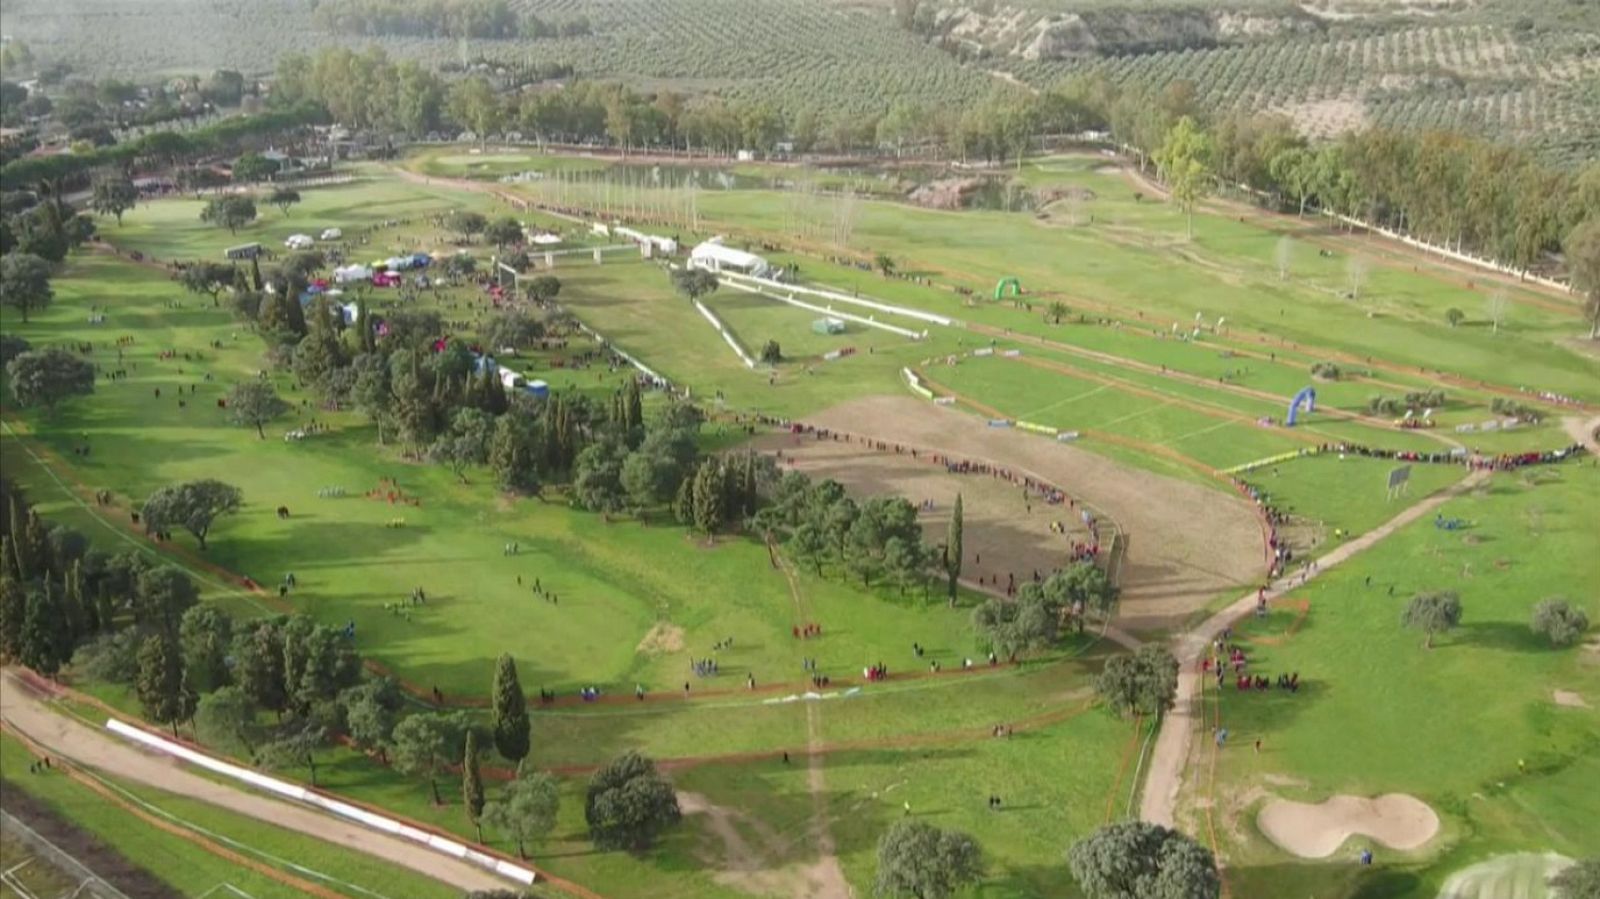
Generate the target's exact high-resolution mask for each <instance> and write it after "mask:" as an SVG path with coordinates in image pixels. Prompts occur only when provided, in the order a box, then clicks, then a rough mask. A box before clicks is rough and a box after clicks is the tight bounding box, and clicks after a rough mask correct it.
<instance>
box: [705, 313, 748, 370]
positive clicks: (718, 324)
mask: <svg viewBox="0 0 1600 899" xmlns="http://www.w3.org/2000/svg"><path fill="white" fill-rule="evenodd" d="M694 308H696V309H698V310H700V314H701V315H703V316H705V319H706V321H708V322H710V323H711V327H713V328H716V329H717V333H718V334H721V335H722V339H723V340H725V341H727V343H728V346H731V347H733V351H734V353H736V354H737V355H738V356H739V361H740V362H743V363H744V367H745V368H755V367H756V360H754V359H752V358H750V354H749V353H747V352H745V351H744V347H742V346H740V345H739V341H737V340H735V339H734V337H733V335H732V334H730V333H728V329H727V328H726V327H724V326H723V324H722V319H720V318H717V316H716V313H714V312H712V311H711V310H710V309H707V308H706V306H705V304H704V303H702V302H700V301H699V300H695V301H694Z"/></svg>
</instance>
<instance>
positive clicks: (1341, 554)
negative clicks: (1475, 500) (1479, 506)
mask: <svg viewBox="0 0 1600 899" xmlns="http://www.w3.org/2000/svg"><path fill="white" fill-rule="evenodd" d="M1489 475H1490V472H1488V471H1483V470H1479V471H1474V472H1472V473H1471V474H1469V475H1467V476H1466V477H1465V478H1463V479H1461V480H1460V481H1457V482H1456V483H1454V484H1452V485H1451V486H1449V487H1447V488H1446V489H1444V490H1441V491H1439V492H1438V493H1435V494H1434V495H1432V496H1430V497H1428V498H1427V499H1424V500H1423V501H1421V502H1419V503H1417V504H1416V505H1413V506H1411V507H1409V508H1407V509H1406V510H1405V511H1403V512H1401V513H1400V514H1399V515H1396V516H1395V517H1393V518H1391V519H1389V520H1388V521H1386V522H1384V523H1383V524H1381V525H1379V526H1378V527H1376V528H1373V529H1372V530H1370V531H1368V532H1367V533H1365V534H1362V535H1361V536H1360V537H1357V538H1356V539H1354V540H1351V541H1350V542H1348V543H1345V544H1342V545H1340V546H1339V547H1337V548H1335V549H1334V550H1333V551H1332V552H1330V553H1328V554H1327V555H1325V556H1323V557H1322V558H1320V559H1317V560H1316V565H1315V568H1314V570H1313V571H1312V572H1310V573H1309V574H1308V575H1307V577H1309V578H1314V577H1317V576H1318V575H1320V574H1321V573H1322V572H1325V571H1327V570H1329V569H1331V568H1333V567H1335V566H1337V565H1339V564H1340V563H1342V562H1344V561H1346V560H1348V559H1350V558H1351V557H1352V556H1355V555H1357V554H1359V553H1361V552H1363V551H1365V550H1367V549H1370V548H1371V547H1372V546H1374V545H1376V544H1377V543H1379V542H1380V541H1382V540H1383V539H1384V538H1386V537H1388V536H1389V535H1390V534H1393V533H1394V532H1395V531H1397V530H1399V529H1400V528H1403V527H1405V526H1406V525H1408V524H1410V523H1412V522H1414V521H1416V520H1418V519H1420V518H1422V517H1423V516H1424V515H1427V514H1428V513H1429V512H1432V511H1433V510H1435V509H1437V508H1439V506H1441V505H1443V504H1444V503H1445V502H1446V501H1448V500H1450V499H1452V498H1454V497H1457V496H1460V495H1461V494H1463V493H1465V492H1467V491H1468V490H1471V489H1472V488H1474V487H1476V486H1478V485H1479V484H1482V483H1483V482H1484V481H1486V480H1488V479H1489ZM1300 577H1301V576H1300V575H1298V574H1297V575H1293V576H1291V577H1288V578H1280V579H1279V580H1278V581H1277V582H1276V583H1274V584H1273V585H1272V586H1271V587H1269V588H1268V589H1267V597H1268V598H1269V599H1276V598H1278V597H1280V596H1283V595H1285V594H1287V593H1288V592H1289V588H1290V585H1291V584H1293V585H1294V586H1296V587H1298V586H1299V585H1300V584H1301V583H1302V581H1301V580H1300ZM1255 605H1256V594H1255V592H1254V591H1252V592H1250V593H1247V594H1245V595H1244V596H1241V597H1239V598H1238V599H1237V600H1235V601H1234V602H1233V603H1232V604H1230V605H1229V606H1228V607H1227V608H1225V609H1223V610H1222V611H1220V612H1217V613H1216V614H1214V615H1212V616H1211V617H1210V618H1207V619H1206V620H1205V622H1204V623H1202V624H1201V625H1200V626H1198V627H1196V628H1194V629H1192V630H1190V631H1187V632H1186V633H1184V634H1182V635H1180V636H1178V637H1177V638H1176V639H1175V640H1174V643H1173V654H1174V655H1175V656H1177V658H1178V695H1177V700H1176V703H1175V704H1174V706H1173V709H1172V711H1170V712H1168V713H1167V714H1166V716H1165V717H1164V718H1162V721H1161V732H1160V733H1159V734H1158V735H1157V736H1156V748H1155V751H1154V753H1153V754H1152V755H1151V757H1150V773H1149V775H1148V777H1147V778H1146V780H1145V784H1144V797H1143V799H1142V801H1141V804H1140V809H1139V816H1140V817H1141V818H1142V819H1144V820H1145V821H1149V822H1151V823H1153V824H1160V825H1163V826H1165V827H1173V826H1174V823H1173V822H1174V818H1175V813H1176V810H1177V805H1178V792H1179V791H1180V790H1181V789H1182V787H1183V775H1184V770H1185V768H1186V767H1187V764H1188V759H1189V747H1190V744H1191V742H1193V737H1194V732H1195V727H1196V721H1197V720H1198V719H1197V717H1196V716H1197V715H1199V714H1200V690H1201V684H1200V674H1199V672H1197V671H1196V670H1195V665H1196V664H1197V663H1198V662H1199V660H1200V656H1201V654H1202V653H1204V652H1205V650H1206V647H1208V646H1210V645H1211V641H1213V640H1215V639H1216V637H1217V634H1219V633H1221V631H1222V629H1223V628H1225V627H1228V626H1230V625H1232V624H1233V623H1234V622H1236V621H1238V620H1239V619H1241V618H1243V617H1245V616H1246V615H1249V614H1251V613H1252V612H1253V611H1254V610H1255Z"/></svg>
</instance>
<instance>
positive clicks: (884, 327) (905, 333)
mask: <svg viewBox="0 0 1600 899" xmlns="http://www.w3.org/2000/svg"><path fill="white" fill-rule="evenodd" d="M722 283H723V284H726V285H727V286H729V287H732V288H734V289H736V290H742V291H744V292H745V293H753V294H756V295H757V296H763V297H766V298H768V299H772V300H777V301H778V302H780V303H788V304H789V305H790V306H794V307H796V308H798V309H804V310H806V311H808V312H819V313H821V314H823V315H826V316H829V317H830V318H840V319H844V320H845V321H851V322H855V323H856V324H858V325H866V326H867V327H869V328H877V329H878V330H880V331H888V332H889V333H891V334H898V335H900V336H901V337H909V338H911V339H912V340H921V339H922V338H924V337H926V336H928V335H927V332H926V331H924V332H922V333H920V334H919V333H917V332H916V331H912V330H911V329H909V328H902V327H900V326H899V325H890V324H885V323H884V322H880V321H878V320H876V319H872V318H867V317H865V316H860V315H854V314H852V313H849V312H840V311H838V310H836V309H833V308H831V307H825V306H817V305H813V304H811V303H807V302H803V301H801V300H797V299H795V298H794V297H792V296H782V295H780V294H777V293H773V292H770V291H767V290H763V289H762V288H760V287H752V286H750V285H749V284H741V283H739V282H738V281H727V280H725V281H723V282H722ZM783 289H788V288H787V287H785V288H783Z"/></svg>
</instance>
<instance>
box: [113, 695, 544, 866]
mask: <svg viewBox="0 0 1600 899" xmlns="http://www.w3.org/2000/svg"><path fill="white" fill-rule="evenodd" d="M106 730H109V731H111V732H112V733H114V734H116V735H117V736H120V737H122V738H123V739H126V740H131V741H133V742H135V743H139V744H141V745H143V746H147V747H149V748H151V749H154V750H157V751H158V752H164V753H166V754H168V755H171V756H174V757H176V758H180V759H182V760H184V761H186V762H189V763H190V764H192V765H197V766H199V767H201V768H204V769H206V770H207V771H211V772H214V773H216V774H221V775H222V776H224V777H229V778H232V779H234V780H238V781H243V782H244V783H247V784H249V785H250V786H252V787H256V788H257V789H261V790H266V791H267V792H269V793H273V794H276V795H278V796H282V797H283V798H285V799H293V800H295V801H296V802H303V803H305V804H307V805H311V806H315V807H317V808H320V809H322V810H323V811H327V812H332V813H333V814H335V815H338V816H339V817H341V818H346V819H349V820H351V821H355V822H356V823H358V824H363V825H365V826H367V827H370V828H372V829H373V830H377V831H381V832H383V833H387V834H390V835H391V836H396V837H400V838H402V839H406V840H411V841H412V842H414V843H417V844H419V845H422V846H425V847H427V848H428V849H431V850H433V851H434V852H438V853H440V854H442V855H448V856H450V857H452V858H456V859H460V860H461V861H464V862H467V863H468V864H472V865H476V866H477V867H480V868H484V869H487V870H489V871H492V872H494V873H495V874H498V875H500V876H501V877H504V878H507V879H508V880H512V881H515V882H517V883H520V884H523V885H528V884H531V883H533V881H534V876H535V875H534V872H533V871H532V870H531V869H529V868H524V867H523V866H521V865H517V864H513V863H511V862H509V861H506V860H504V859H500V858H496V857H494V856H492V855H489V854H487V853H484V852H479V851H478V850H476V849H473V848H472V847H470V846H467V845H466V844H464V843H458V842H456V841H455V840H452V839H449V838H447V837H443V836H440V835H439V834H436V833H431V832H429V831H426V830H421V829H419V828H416V827H412V826H411V825H409V824H405V823H403V822H401V821H396V820H394V819H393V818H385V817H384V816H382V815H378V814H374V813H373V812H369V811H367V810H366V809H364V808H359V807H357V806H354V805H351V804H350V803H348V802H340V801H339V800H337V799H333V798H331V797H328V796H324V795H322V794H321V793H318V792H315V791H313V790H308V789H306V788H305V787H302V786H300V785H299V784H294V783H289V782H288V781H283V780H278V779H277V778H275V777H267V776H266V775H264V774H258V773H256V772H255V771H251V770H250V769H248V768H241V767H239V766H238V765H234V764H230V763H228V762H224V761H222V760H220V759H214V758H212V757H211V756H209V755H205V754H204V753H200V752H196V751H194V750H193V749H190V748H189V747H187V746H184V745H182V744H179V743H174V742H172V741H171V740H168V739H165V738H162V737H158V736H156V735H155V734H152V733H149V732H147V731H144V730H141V729H140V728H137V727H134V726H132V725H130V724H124V723H123V722H121V721H118V720H116V719H115V718H110V719H107V721H106Z"/></svg>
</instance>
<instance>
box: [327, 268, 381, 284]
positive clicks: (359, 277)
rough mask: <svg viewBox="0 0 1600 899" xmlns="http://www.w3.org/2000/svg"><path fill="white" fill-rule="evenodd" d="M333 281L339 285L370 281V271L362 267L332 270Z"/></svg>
mask: <svg viewBox="0 0 1600 899" xmlns="http://www.w3.org/2000/svg"><path fill="white" fill-rule="evenodd" d="M333 280H335V281H337V282H339V283H340V284H349V283H351V282H352V281H371V280H372V269H370V268H367V267H366V266H364V265H346V266H343V267H342V268H336V269H334V270H333Z"/></svg>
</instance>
